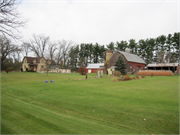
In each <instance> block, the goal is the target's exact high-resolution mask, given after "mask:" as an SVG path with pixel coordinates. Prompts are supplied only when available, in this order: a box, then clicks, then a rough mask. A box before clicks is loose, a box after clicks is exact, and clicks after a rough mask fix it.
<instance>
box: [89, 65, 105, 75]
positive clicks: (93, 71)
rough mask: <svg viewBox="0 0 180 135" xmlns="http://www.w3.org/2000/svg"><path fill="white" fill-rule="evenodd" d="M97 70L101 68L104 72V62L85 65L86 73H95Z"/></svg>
mask: <svg viewBox="0 0 180 135" xmlns="http://www.w3.org/2000/svg"><path fill="white" fill-rule="evenodd" d="M97 70H102V71H103V73H104V63H94V64H89V65H88V66H87V67H86V73H95V72H96V71H97Z"/></svg>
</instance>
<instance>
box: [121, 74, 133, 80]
mask: <svg viewBox="0 0 180 135" xmlns="http://www.w3.org/2000/svg"><path fill="white" fill-rule="evenodd" d="M132 79H133V78H131V77H129V74H126V75H123V76H122V77H120V78H119V79H118V80H119V81H128V80H132Z"/></svg>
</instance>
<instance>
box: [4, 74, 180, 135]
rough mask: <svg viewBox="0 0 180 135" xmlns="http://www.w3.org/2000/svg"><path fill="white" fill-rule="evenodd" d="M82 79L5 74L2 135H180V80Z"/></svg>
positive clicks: (168, 77) (68, 76) (64, 76)
mask: <svg viewBox="0 0 180 135" xmlns="http://www.w3.org/2000/svg"><path fill="white" fill-rule="evenodd" d="M95 76H96V74H89V75H88V77H91V78H93V77H95ZM80 78H85V76H81V75H79V74H55V73H54V74H49V75H48V76H46V74H40V73H13V72H11V73H8V74H7V73H1V134H178V133H179V76H167V77H164V76H154V77H146V79H140V80H132V81H125V82H116V83H114V82H111V81H112V80H111V79H110V78H108V77H105V78H98V79H88V80H75V79H80ZM44 80H49V81H50V80H54V83H47V84H45V83H44Z"/></svg>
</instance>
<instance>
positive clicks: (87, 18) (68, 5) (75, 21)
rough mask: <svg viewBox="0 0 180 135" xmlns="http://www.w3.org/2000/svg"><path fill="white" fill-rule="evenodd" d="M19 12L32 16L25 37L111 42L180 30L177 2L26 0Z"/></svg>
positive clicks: (24, 32)
mask: <svg viewBox="0 0 180 135" xmlns="http://www.w3.org/2000/svg"><path fill="white" fill-rule="evenodd" d="M19 11H20V12H22V14H23V16H24V17H25V18H28V19H29V22H28V27H27V28H26V29H22V30H21V31H22V35H23V36H24V38H25V39H29V38H31V36H32V34H33V33H36V34H39V33H44V34H46V35H48V36H50V38H51V39H52V40H61V39H66V40H72V41H74V42H76V43H83V42H84V43H95V42H98V43H100V44H108V43H110V42H111V41H114V42H116V41H121V40H129V39H131V38H134V39H136V40H137V41H138V40H139V39H146V38H155V37H157V36H160V35H162V34H165V35H167V34H169V33H174V32H177V31H178V30H179V24H178V21H179V20H178V19H179V18H178V15H179V13H178V12H179V10H178V2H174V1H172V2H171V1H135V2H133V1H119V2H117V1H116V2H115V1H114V2H108V1H98V2H97V1H94V2H93V1H88V2H82V1H72V0H70V1H57V0H55V1H26V0H24V1H23V2H22V3H21V4H20V5H19Z"/></svg>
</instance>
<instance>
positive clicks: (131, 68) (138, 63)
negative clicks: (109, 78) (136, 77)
mask: <svg viewBox="0 0 180 135" xmlns="http://www.w3.org/2000/svg"><path fill="white" fill-rule="evenodd" d="M109 53H110V51H107V52H106V54H108V57H106V59H109V61H108V67H107V68H110V67H113V66H115V63H116V61H117V59H118V56H119V55H121V56H122V57H123V59H124V62H125V64H126V72H130V73H135V72H137V71H139V70H145V62H144V60H143V59H142V58H140V57H139V56H137V55H135V54H130V53H128V52H121V51H117V52H115V53H114V54H111V55H109Z"/></svg>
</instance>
